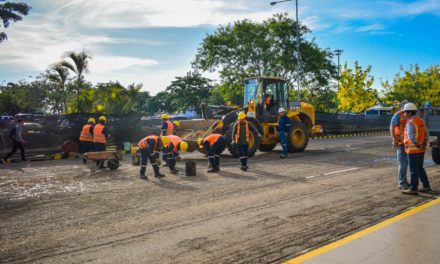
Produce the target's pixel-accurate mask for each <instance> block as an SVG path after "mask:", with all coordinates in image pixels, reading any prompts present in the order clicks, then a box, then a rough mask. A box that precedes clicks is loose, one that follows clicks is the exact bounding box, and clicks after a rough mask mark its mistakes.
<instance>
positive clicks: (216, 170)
mask: <svg viewBox="0 0 440 264" xmlns="http://www.w3.org/2000/svg"><path fill="white" fill-rule="evenodd" d="M219 170H220V168H218V167H214V168H211V169H209V170H208V173H213V172H218V171H219Z"/></svg>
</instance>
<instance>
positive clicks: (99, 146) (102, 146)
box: [93, 142, 107, 168]
mask: <svg viewBox="0 0 440 264" xmlns="http://www.w3.org/2000/svg"><path fill="white" fill-rule="evenodd" d="M93 147H94V151H106V149H107V145H106V144H104V143H96V142H95V143H94V144H93ZM96 166H98V167H100V168H103V167H104V161H99V160H97V161H96Z"/></svg>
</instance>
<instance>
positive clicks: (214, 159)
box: [205, 137, 226, 168]
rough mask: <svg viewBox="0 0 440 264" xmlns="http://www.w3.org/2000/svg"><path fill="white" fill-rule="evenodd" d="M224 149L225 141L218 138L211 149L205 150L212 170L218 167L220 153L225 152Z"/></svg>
mask: <svg viewBox="0 0 440 264" xmlns="http://www.w3.org/2000/svg"><path fill="white" fill-rule="evenodd" d="M225 147H226V141H225V139H224V138H223V137H220V138H219V139H218V140H217V142H215V143H214V144H213V145H212V146H211V147H209V148H205V150H206V153H207V154H208V159H209V163H210V164H211V167H212V168H219V167H220V153H222V152H223V150H225Z"/></svg>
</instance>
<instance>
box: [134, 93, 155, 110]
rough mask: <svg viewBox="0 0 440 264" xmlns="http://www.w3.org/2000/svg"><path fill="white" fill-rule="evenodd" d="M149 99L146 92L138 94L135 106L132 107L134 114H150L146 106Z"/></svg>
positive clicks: (149, 96)
mask: <svg viewBox="0 0 440 264" xmlns="http://www.w3.org/2000/svg"><path fill="white" fill-rule="evenodd" d="M150 98H151V95H150V93H149V92H148V91H145V92H139V94H138V96H137V97H136V104H135V106H134V110H135V111H136V112H140V113H143V114H148V113H149V114H151V113H150V108H149V105H148V100H149V99H150Z"/></svg>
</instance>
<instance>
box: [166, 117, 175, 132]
mask: <svg viewBox="0 0 440 264" xmlns="http://www.w3.org/2000/svg"><path fill="white" fill-rule="evenodd" d="M165 123H167V133H166V136H169V135H172V134H174V125H173V122H171V121H170V120H167V121H165Z"/></svg>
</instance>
